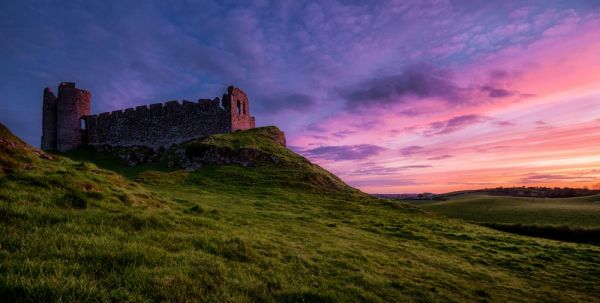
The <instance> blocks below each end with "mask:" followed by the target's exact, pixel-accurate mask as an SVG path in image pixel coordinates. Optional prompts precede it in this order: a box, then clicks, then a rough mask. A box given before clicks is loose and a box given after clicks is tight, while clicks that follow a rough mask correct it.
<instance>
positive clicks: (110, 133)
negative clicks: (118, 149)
mask: <svg viewBox="0 0 600 303" xmlns="http://www.w3.org/2000/svg"><path fill="white" fill-rule="evenodd" d="M49 94H51V91H50V90H48V89H47V90H45V91H44V118H45V120H44V121H46V120H48V121H50V122H51V120H52V119H51V118H52V117H53V114H52V113H49V112H47V111H46V108H47V107H48V106H47V104H51V103H52V101H51V99H52V96H53V95H52V96H49ZM74 94H75V95H77V96H80V98H83V99H86V96H87V100H88V111H87V114H81V113H79V114H77V113H76V114H75V116H76V120H77V122H78V123H77V127H78V130H79V131H80V133H81V137H82V142H80V143H79V144H78V145H77V143H76V145H77V146H80V145H92V146H94V145H96V146H99V145H109V146H147V147H152V148H159V147H169V146H170V145H172V144H177V143H181V142H183V141H187V140H192V139H196V138H200V137H203V136H206V135H210V134H217V133H228V132H232V131H236V130H241V129H248V128H253V127H254V126H255V119H254V117H252V116H251V115H250V112H249V107H248V103H249V102H248V98H247V96H246V94H245V93H244V92H243V91H242V90H240V89H239V88H234V87H233V86H231V87H229V88H228V90H227V94H224V95H223V98H222V99H219V98H214V99H212V100H211V99H198V101H196V102H192V101H188V100H182V101H181V102H180V101H177V100H172V101H168V102H164V103H155V104H150V105H140V106H136V107H135V108H133V107H132V108H126V109H121V110H114V111H111V112H103V113H100V114H95V115H90V114H89V96H90V94H89V92H87V91H85V90H79V89H77V88H75V83H72V82H62V83H61V84H60V86H59V97H58V98H59V99H60V98H61V96H71V95H74ZM81 96H83V97H81ZM47 99H48V100H50V101H47ZM65 106H67V107H68V106H72V104H71V105H68V104H65ZM47 116H48V117H50V118H47ZM71 120H72V119H71ZM79 121H81V123H80V122H79ZM43 124H44V125H43V130H44V134H48V135H49V136H53V131H54V130H56V129H57V127H55V126H54V125H50V124H51V123H50V124H49V123H46V122H44V123H43ZM80 125H81V126H80ZM46 137H48V136H46ZM44 140H45V137H44V136H43V137H42V141H43V144H42V148H45V149H53V145H52V144H44V142H45V141H44Z"/></svg>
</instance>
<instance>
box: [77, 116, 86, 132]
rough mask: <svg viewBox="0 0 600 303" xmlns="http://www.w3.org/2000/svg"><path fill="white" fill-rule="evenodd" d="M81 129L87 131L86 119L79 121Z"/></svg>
mask: <svg viewBox="0 0 600 303" xmlns="http://www.w3.org/2000/svg"><path fill="white" fill-rule="evenodd" d="M79 128H80V129H82V130H85V129H86V126H85V119H83V118H81V119H79Z"/></svg>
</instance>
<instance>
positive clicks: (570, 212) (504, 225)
mask: <svg viewBox="0 0 600 303" xmlns="http://www.w3.org/2000/svg"><path fill="white" fill-rule="evenodd" d="M407 202H409V203H410V204H413V205H416V206H419V207H421V208H423V209H425V210H428V211H431V212H435V213H439V214H442V215H445V216H448V217H451V218H459V219H464V220H467V221H471V222H474V223H478V224H480V225H484V226H487V227H491V228H494V229H498V230H502V231H506V232H510V233H516V234H521V235H527V236H534V237H542V238H549V239H555V240H562V241H569V242H582V243H593V244H596V245H600V196H599V195H596V196H588V197H575V198H551V199H550V198H548V199H545V198H527V197H510V196H492V195H487V194H481V193H477V194H473V193H470V194H460V195H456V196H451V197H450V198H449V200H446V201H424V200H419V201H414V200H413V201H407Z"/></svg>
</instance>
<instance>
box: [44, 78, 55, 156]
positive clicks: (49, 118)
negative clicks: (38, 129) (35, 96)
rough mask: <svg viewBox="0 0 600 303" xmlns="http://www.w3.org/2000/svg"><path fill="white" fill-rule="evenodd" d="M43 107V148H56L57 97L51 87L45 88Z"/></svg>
mask: <svg viewBox="0 0 600 303" xmlns="http://www.w3.org/2000/svg"><path fill="white" fill-rule="evenodd" d="M43 98H44V101H43V107H42V145H41V147H42V149H44V150H55V149H56V129H57V126H56V104H57V99H56V96H55V95H54V93H52V90H51V89H50V88H49V87H46V88H45V89H44V97H43Z"/></svg>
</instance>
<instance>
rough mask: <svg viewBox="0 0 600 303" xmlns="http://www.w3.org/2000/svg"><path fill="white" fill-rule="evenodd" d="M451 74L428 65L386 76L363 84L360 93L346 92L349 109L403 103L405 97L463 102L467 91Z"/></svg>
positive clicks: (356, 90)
mask: <svg viewBox="0 0 600 303" xmlns="http://www.w3.org/2000/svg"><path fill="white" fill-rule="evenodd" d="M451 79H452V77H451V75H450V73H449V71H447V70H445V69H441V68H438V67H435V66H433V65H428V64H418V65H411V66H408V67H406V68H405V69H404V71H403V72H402V73H400V74H396V75H391V76H382V77H377V78H373V79H370V80H368V81H365V82H363V83H359V84H358V85H355V86H354V87H358V88H359V89H343V90H342V93H341V95H342V97H343V98H344V99H345V100H346V106H347V107H348V108H349V109H351V110H352V109H357V108H361V107H368V106H375V105H386V104H390V103H402V102H404V101H405V99H404V97H407V96H414V97H441V98H443V99H445V100H448V101H453V102H461V101H462V100H464V99H465V98H464V95H465V90H464V89H462V88H460V87H458V86H457V85H456V84H454V83H453V82H452V81H451Z"/></svg>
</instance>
